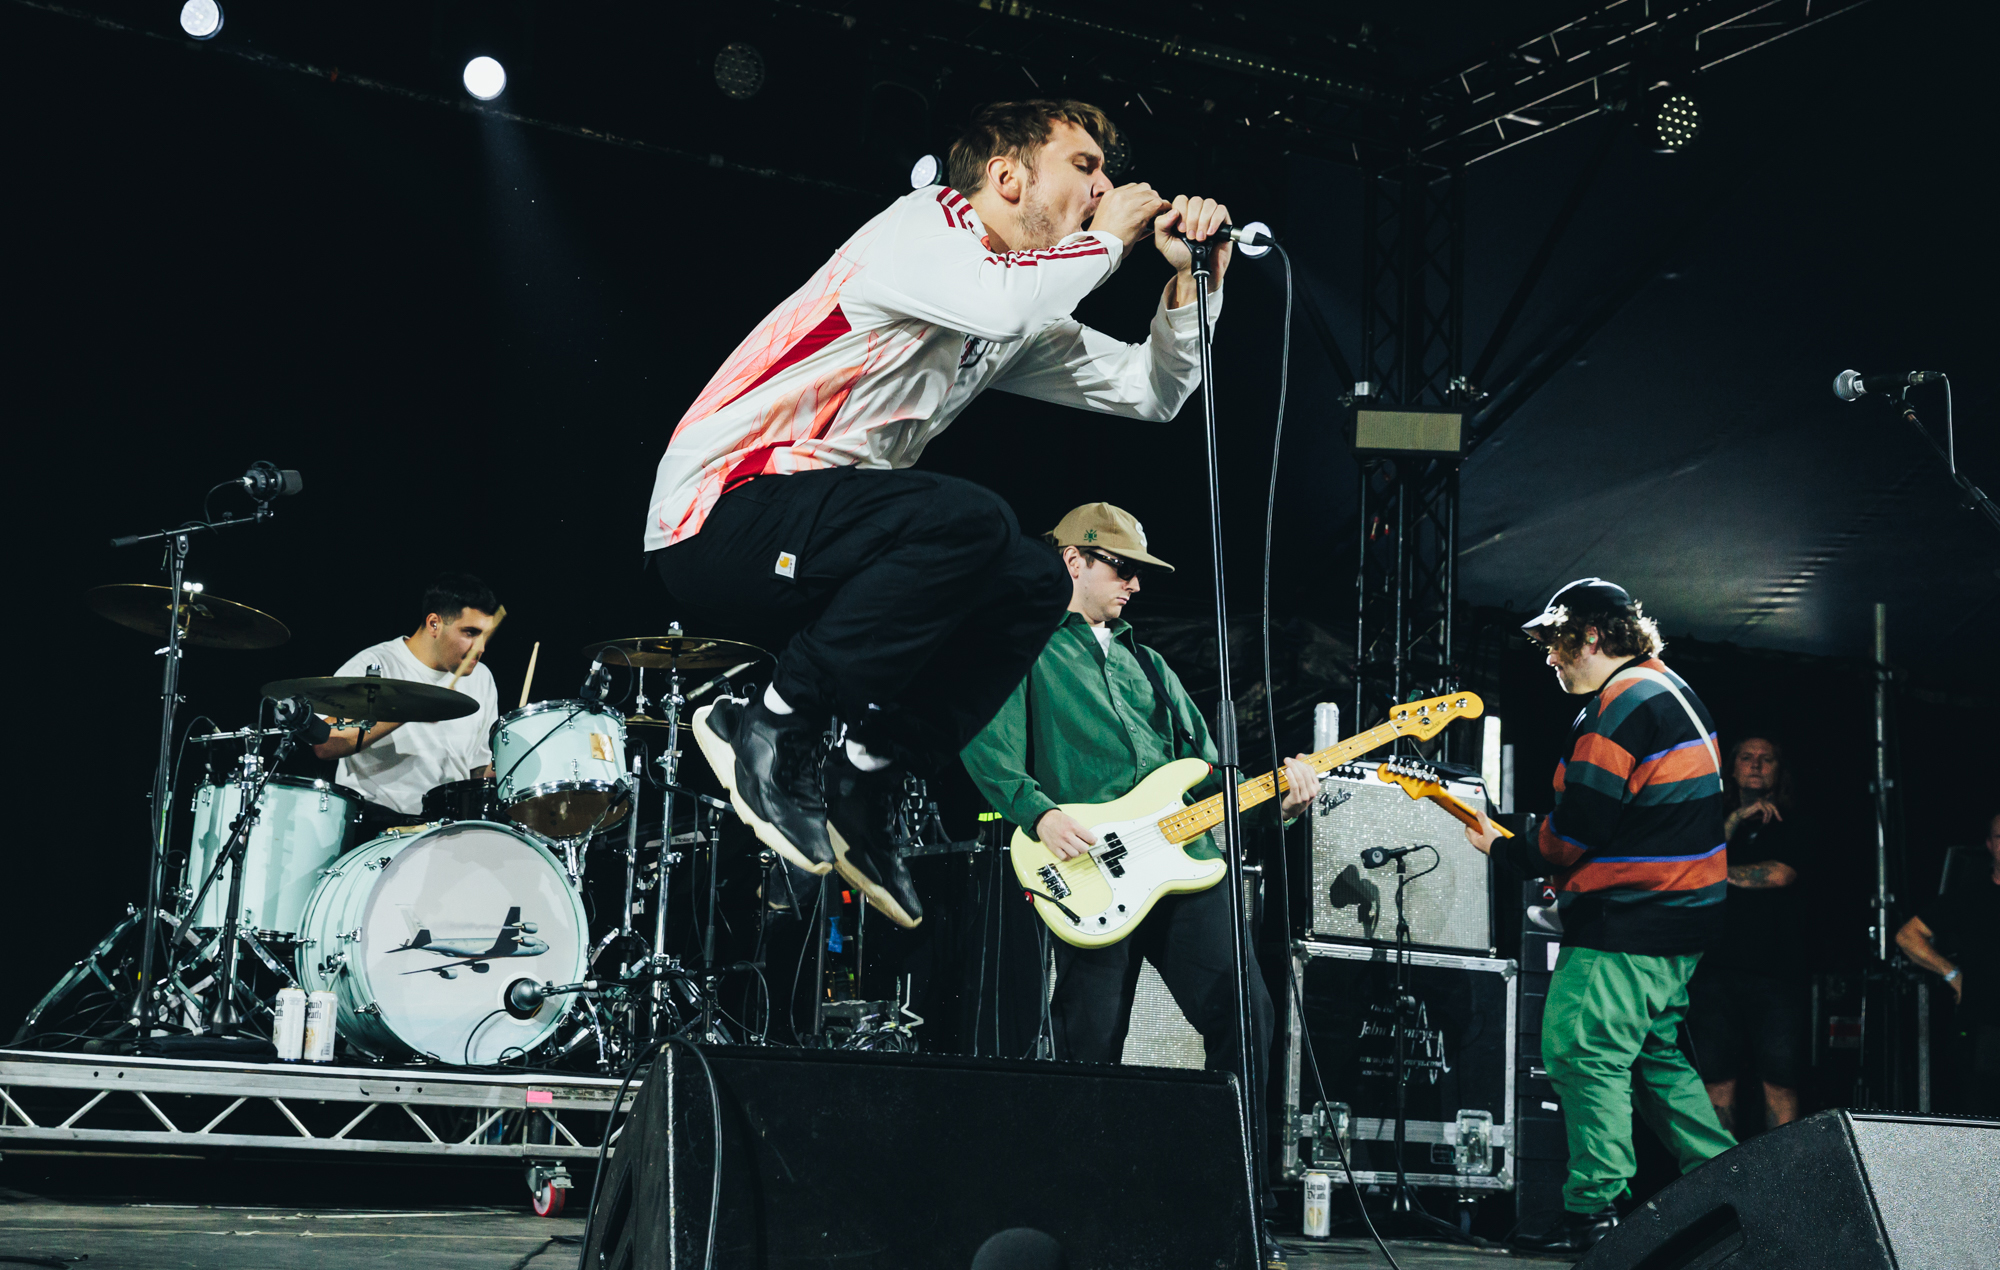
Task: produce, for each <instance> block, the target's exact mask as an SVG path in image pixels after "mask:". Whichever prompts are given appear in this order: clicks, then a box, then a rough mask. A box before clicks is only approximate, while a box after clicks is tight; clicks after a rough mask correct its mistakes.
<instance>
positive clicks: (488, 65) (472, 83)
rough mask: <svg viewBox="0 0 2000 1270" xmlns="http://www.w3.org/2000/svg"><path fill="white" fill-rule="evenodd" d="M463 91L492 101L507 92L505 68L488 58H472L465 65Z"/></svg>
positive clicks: (480, 98)
mask: <svg viewBox="0 0 2000 1270" xmlns="http://www.w3.org/2000/svg"><path fill="white" fill-rule="evenodd" d="M465 91H466V92H468V93H471V94H472V95H473V96H474V97H477V98H478V99H479V100H481V101H492V100H493V99H494V98H495V97H498V96H499V95H500V94H501V93H504V92H506V91H507V68H506V67H504V66H502V65H500V63H499V62H497V61H495V60H494V59H492V58H490V57H483V56H482V57H475V58H473V59H472V60H471V61H469V62H467V63H466V64H465Z"/></svg>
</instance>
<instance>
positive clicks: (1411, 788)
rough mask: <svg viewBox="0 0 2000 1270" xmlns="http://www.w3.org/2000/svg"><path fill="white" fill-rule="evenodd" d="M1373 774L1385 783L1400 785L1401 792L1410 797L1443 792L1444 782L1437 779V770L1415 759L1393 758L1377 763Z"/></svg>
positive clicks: (1428, 795)
mask: <svg viewBox="0 0 2000 1270" xmlns="http://www.w3.org/2000/svg"><path fill="white" fill-rule="evenodd" d="M1375 775H1376V776H1377V777H1379V778H1380V779H1381V780H1382V781H1383V783H1385V784H1389V785H1401V786H1402V787H1403V792H1404V793H1406V794H1408V795H1409V796H1410V797H1412V798H1429V797H1430V796H1431V795H1433V794H1442V793H1444V792H1445V788H1444V782H1443V781H1441V780H1439V779H1438V770H1437V769H1436V768H1435V767H1431V766H1430V765H1429V764H1426V763H1419V762H1418V761H1416V760H1415V759H1407V758H1394V759H1390V760H1389V761H1388V762H1386V763H1381V764H1377V765H1376V768H1375Z"/></svg>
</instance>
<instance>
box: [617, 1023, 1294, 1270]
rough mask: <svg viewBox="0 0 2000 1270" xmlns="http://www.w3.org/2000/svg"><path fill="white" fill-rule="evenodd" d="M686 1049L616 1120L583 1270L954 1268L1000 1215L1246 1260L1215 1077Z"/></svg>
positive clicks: (1214, 1259)
mask: <svg viewBox="0 0 2000 1270" xmlns="http://www.w3.org/2000/svg"><path fill="white" fill-rule="evenodd" d="M703 1052H704V1053H705V1054H706V1056H707V1058H708V1068H707V1071H704V1068H703V1066H702V1064H701V1062H700V1061H699V1060H698V1059H697V1058H696V1057H695V1056H694V1055H693V1054H691V1053H690V1052H688V1050H687V1049H685V1048H684V1047H681V1046H678V1045H676V1046H674V1047H673V1048H672V1049H670V1050H669V1051H668V1053H667V1056H666V1057H665V1058H662V1059H660V1060H657V1061H656V1062H655V1063H654V1064H653V1067H652V1068H651V1070H650V1071H649V1072H648V1073H647V1075H646V1079H645V1083H644V1085H643V1087H642V1088H641V1089H640V1091H639V1094H638V1096H637V1097H636V1098H634V1099H633V1103H632V1109H631V1112H630V1114H629V1116H627V1117H626V1118H625V1119H624V1120H623V1121H622V1122H621V1123H622V1126H623V1128H622V1131H621V1133H620V1134H619V1137H618V1139H617V1141H616V1142H615V1144H614V1146H613V1151H614V1155H613V1158H612V1160H611V1163H610V1164H609V1165H608V1166H607V1167H606V1169H605V1176H604V1177H603V1178H601V1179H600V1180H599V1187H600V1193H599V1197H598V1200H597V1212H596V1214H595V1216H594V1217H593V1219H592V1222H591V1229H590V1231H589V1232H588V1235H587V1241H586V1243H585V1246H584V1250H583V1259H582V1262H581V1264H582V1265H583V1266H585V1267H587V1268H588V1270H656V1268H662V1267H667V1266H683V1267H699V1266H701V1265H702V1264H703V1259H704V1254H705V1250H706V1246H707V1238H708V1230H709V1221H708V1214H709V1202H710V1185H711V1179H712V1178H713V1177H714V1176H715V1174H714V1171H713V1169H712V1167H711V1161H712V1159H713V1154H712V1153H713V1151H714V1144H715V1134H714V1129H713V1123H714V1121H713V1116H712V1113H711V1110H710V1105H711V1104H710V1085H709V1077H708V1072H712V1073H713V1076H714V1082H715V1083H714V1092H715V1096H716V1097H717V1098H718V1099H719V1100H720V1102H721V1109H722V1191H721V1216H720V1218H719V1220H718V1222H717V1223H716V1239H715V1264H716V1265H718V1266H728V1267H731V1268H732V1270H738V1268H742V1267H756V1268H757V1270H805V1268H806V1267H825V1266H829V1265H840V1266H842V1267H843V1268H845V1270H874V1268H877V1267H879V1268H880V1270H892V1268H893V1270H907V1268H908V1267H911V1266H924V1267H937V1268H938V1270H960V1268H962V1267H968V1266H970V1265H971V1264H972V1258H973V1254H974V1253H976V1252H977V1251H978V1250H979V1245H980V1244H981V1243H983V1242H985V1240H986V1239H987V1238H988V1237H989V1236H991V1235H993V1234H995V1233H997V1232H999V1231H1001V1230H1006V1229H1008V1228H1011V1227H1016V1226H1029V1227H1033V1228H1035V1229H1038V1230H1043V1231H1046V1232H1048V1233H1049V1234H1050V1235H1052V1236H1054V1237H1055V1239H1056V1240H1057V1241H1058V1242H1059V1243H1061V1244H1062V1246H1063V1248H1064V1251H1065V1252H1066V1253H1067V1254H1068V1258H1069V1264H1071V1265H1072V1266H1077V1267H1086V1266H1089V1267H1097V1266H1120V1267H1135V1268H1145V1267H1158V1268H1159V1270H1168V1268H1169V1267H1171V1268H1173V1270H1182V1268H1183V1267H1188V1266H1200V1267H1202V1268H1203V1270H1211V1268H1213V1270H1225V1268H1229V1267H1242V1268H1244V1270H1248V1268H1249V1267H1251V1266H1253V1265H1254V1264H1255V1262H1256V1247H1255V1244H1254V1243H1253V1233H1252V1228H1251V1211H1250V1204H1249V1194H1248V1187H1247V1186H1246V1184H1245V1181H1244V1171H1243V1139H1242V1135H1241V1134H1240V1132H1239V1131H1238V1127H1237V1118H1236V1095H1235V1090H1234V1085H1233V1084H1232V1082H1231V1080H1230V1078H1229V1077H1228V1076H1227V1075H1224V1074H1215V1073H1207V1072H1176V1071H1161V1070H1149V1071H1140V1072H1133V1071H1124V1070H1121V1069H1119V1068H1116V1067H1100V1066H1089V1065H1083V1064H1068V1063H1037V1062H1017V1061H1008V1060H1001V1059H977V1058H958V1057H949V1058H948V1057H938V1056H931V1055H918V1054H885V1053H867V1054H857V1053H849V1052H842V1051H824V1050H793V1049H777V1048H772V1049H751V1048H735V1047H714V1048H708V1049H705V1050H704V1051H703Z"/></svg>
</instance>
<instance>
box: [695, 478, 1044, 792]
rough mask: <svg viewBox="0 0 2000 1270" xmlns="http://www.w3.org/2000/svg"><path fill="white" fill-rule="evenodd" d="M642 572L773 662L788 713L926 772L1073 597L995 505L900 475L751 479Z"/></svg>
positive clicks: (994, 499)
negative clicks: (832, 722) (650, 571)
mask: <svg viewBox="0 0 2000 1270" xmlns="http://www.w3.org/2000/svg"><path fill="white" fill-rule="evenodd" d="M656 559H657V562H658V568H659V572H660V578H661V580H662V581H664V582H665V583H666V586H667V590H668V591H670V592H671V593H672V594H673V596H674V599H675V600H676V601H678V602H680V603H681V604H683V605H684V606H686V607H687V608H688V610H689V612H688V617H690V618H692V619H694V620H696V621H707V620H710V619H712V620H713V621H714V622H716V623H721V624H723V625H724V626H726V627H728V628H730V629H736V630H745V631H747V632H750V633H752V634H753V635H755V636H756V637H757V638H758V639H759V642H763V643H765V646H766V647H771V648H774V649H781V650H782V651H780V652H779V654H778V666H777V669H776V671H775V672H774V673H773V675H772V686H773V687H775V688H776V689H777V692H778V695H779V696H781V697H783V698H784V699H785V701H786V703H787V704H789V705H791V706H792V707H793V708H794V709H797V710H803V711H806V712H808V713H817V714H820V715H837V716H838V717H839V718H840V719H841V721H842V722H844V723H846V724H847V726H848V727H849V729H850V730H851V731H852V732H853V734H854V735H855V736H857V737H858V738H859V739H860V740H862V742H863V743H864V744H867V745H869V746H870V748H871V749H877V750H878V751H879V750H880V749H883V748H889V749H893V750H896V751H898V752H900V753H901V754H902V755H903V756H904V757H905V758H906V759H907V760H909V761H912V762H914V763H915V764H916V765H917V766H918V767H920V768H931V769H934V768H936V767H937V766H940V765H942V764H943V763H945V762H947V761H949V760H951V759H953V758H955V757H956V756H957V754H958V751H959V750H960V749H962V748H964V745H965V743H966V742H967V741H969V740H971V739H972V737H973V735H974V734H975V733H977V732H978V731H979V729H980V728H982V727H985V726H986V724H987V722H988V721H989V720H990V719H992V717H993V715H994V714H995V713H996V712H997V711H998V710H999V709H1000V705H1001V703H1002V702H1003V701H1005V700H1006V699H1007V694H1008V693H1010V692H1012V691H1013V690H1014V686H1015V685H1016V684H1018V683H1020V682H1021V680H1022V679H1023V678H1025V677H1026V676H1027V673H1028V669H1029V667H1030V666H1032V665H1033V664H1034V661H1035V658H1036V657H1038V656H1040V655H1041V652H1042V648H1043V646H1044V645H1046V644H1047V643H1048V641H1049V636H1050V635H1052V634H1054V633H1055V630H1056V627H1057V626H1059V625H1060V624H1061V622H1062V616H1063V613H1064V612H1065V611H1066V610H1067V608H1068V606H1069V599H1070V592H1071V587H1070V580H1069V574H1068V571H1067V570H1065V569H1064V568H1063V565H1062V560H1061V557H1060V556H1058V555H1057V553H1056V551H1055V549H1054V548H1053V547H1050V546H1049V545H1048V544H1047V543H1045V542H1041V541H1038V540H1034V539H1029V538H1025V537H1023V536H1022V534H1021V527H1020V525H1019V523H1018V522H1017V521H1016V520H1015V519H1014V512H1013V509H1012V508H1010V507H1009V506H1008V505H1007V504H1006V502H1005V501H1004V500H1002V499H1001V498H1000V497H999V495H997V494H994V493H993V492H992V491H990V490H986V489H982V488H981V487H980V486H977V485H974V484H973V483H972V482H970V481H965V480H960V479H958V478H957V477H952V476H939V475H936V474H934V473H930V472H917V471H907V470H906V471H883V470H877V469H867V468H854V467H841V468H829V469H826V470H824V471H818V472H800V473H796V474H793V475H788V476H761V477H758V478H757V479H756V480H753V481H750V482H749V483H747V484H745V485H741V486H738V487H737V488H736V489H734V490H731V491H730V492H729V493H727V494H724V495H723V496H722V497H721V499H719V500H718V501H717V502H716V504H715V507H714V508H713V509H712V510H711V511H710V512H709V516H708V520H707V521H706V522H705V523H704V524H703V525H702V528H701V532H700V533H697V534H696V535H694V537H692V538H687V539H683V540H682V541H680V542H678V543H675V544H674V545H673V546H671V547H668V548H666V549H665V550H663V551H660V552H657V553H656ZM686 624H687V625H688V627H689V629H694V627H693V625H692V624H691V623H686Z"/></svg>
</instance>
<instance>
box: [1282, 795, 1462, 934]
mask: <svg viewBox="0 0 2000 1270" xmlns="http://www.w3.org/2000/svg"><path fill="white" fill-rule="evenodd" d="M1439 783H1440V784H1442V785H1443V786H1444V788H1445V789H1446V790H1447V791H1449V792H1450V793H1452V794H1454V795H1456V796H1457V797H1458V799H1459V800H1460V801H1461V802H1464V803H1465V804H1467V805H1468V806H1471V807H1474V808H1480V809H1483V808H1484V807H1485V806H1486V791H1485V787H1484V786H1483V785H1482V784H1481V783H1480V781H1479V780H1478V779H1477V778H1476V777H1456V776H1450V777H1446V778H1444V779H1443V780H1441V781H1440V782H1439ZM1420 843H1428V844H1430V845H1431V846H1433V847H1435V848H1436V849H1437V854H1436V856H1434V857H1433V856H1432V854H1431V853H1430V852H1429V851H1419V852H1414V853H1412V854H1411V855H1410V856H1409V857H1407V858H1406V859H1405V860H1404V863H1405V864H1406V865H1407V866H1408V868H1409V871H1410V881H1409V883H1408V885H1406V886H1405V887H1404V890H1403V907H1404V912H1405V914H1406V915H1407V916H1408V918H1409V922H1410V942H1411V943H1412V944H1415V945H1417V946H1419V947H1424V948H1448V949H1454V950H1457V951H1462V952H1474V953H1482V954H1485V955H1488V956H1490V955H1492V953H1493V951H1494V946H1493V896H1492V864H1491V862H1490V861H1488V859H1487V858H1486V857H1485V856H1483V855H1481V854H1480V853H1479V852H1478V851H1476V850H1474V849H1473V848H1472V846H1471V845H1470V844H1468V843H1467V842H1466V841H1465V832H1464V829H1463V827H1462V826H1461V825H1460V824H1459V822H1458V821H1457V820H1455V819H1453V818H1452V816H1451V814H1450V813H1449V812H1447V811H1445V810H1444V809H1443V808H1442V807H1439V806H1438V805H1437V804H1436V803H1433V802H1431V801H1430V800H1429V799H1427V798H1412V797H1410V796H1409V794H1407V793H1405V792H1404V790H1403V788H1402V787H1401V786H1399V785H1396V784H1394V783H1392V782H1388V781H1384V780H1382V779H1380V778H1379V777H1377V776H1376V775H1375V767H1374V765H1373V764H1353V765H1350V766H1347V767H1340V768H1335V769H1334V771H1333V772H1332V773H1330V774H1329V775H1328V776H1327V777H1326V778H1325V779H1324V780H1322V781H1321V782H1320V796H1319V800H1318V802H1317V803H1315V804H1314V806H1313V813H1312V869H1311V873H1310V877H1311V887H1312V893H1311V899H1312V909H1311V913H1312V916H1311V924H1310V926H1309V927H1308V929H1307V932H1306V933H1307V935H1308V936H1309V937H1310V938H1313V939H1334V940H1361V941H1365V942H1369V943H1394V942H1395V939H1396V870H1395V869H1394V868H1393V867H1391V866H1387V865H1385V866H1383V867H1381V868H1377V869H1369V868H1366V867H1364V866H1363V864H1362V863H1361V853H1362V852H1363V851H1366V850H1367V849H1369V848H1370V847H1409V846H1415V845H1417V844H1420ZM1433 863H1435V864H1436V866H1437V867H1436V868H1434V869H1433V868H1430V866H1431V865H1432V864H1433ZM1426 870H1428V871H1426ZM1420 873H1421V874H1423V876H1421V877H1418V876H1416V875H1417V874H1420Z"/></svg>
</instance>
